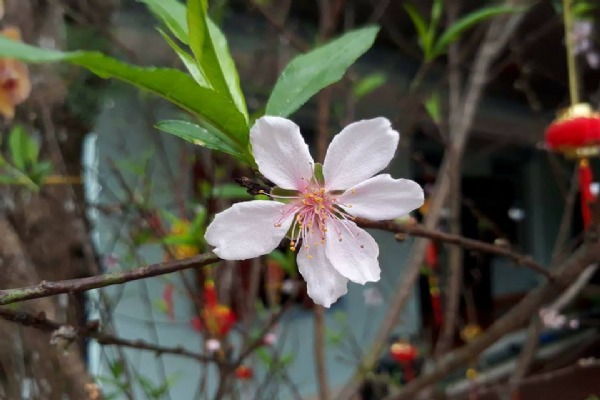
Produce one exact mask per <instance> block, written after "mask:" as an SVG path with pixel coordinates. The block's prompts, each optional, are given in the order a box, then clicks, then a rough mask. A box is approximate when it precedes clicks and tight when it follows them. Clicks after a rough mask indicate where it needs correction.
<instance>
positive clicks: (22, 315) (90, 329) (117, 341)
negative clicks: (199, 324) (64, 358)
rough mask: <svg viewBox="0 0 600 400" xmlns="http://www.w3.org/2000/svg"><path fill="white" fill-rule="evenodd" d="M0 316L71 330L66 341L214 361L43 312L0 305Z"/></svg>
mask: <svg viewBox="0 0 600 400" xmlns="http://www.w3.org/2000/svg"><path fill="white" fill-rule="evenodd" d="M0 318H2V319H4V320H6V321H9V322H13V323H17V324H20V325H23V326H29V327H32V328H35V329H39V330H42V331H46V332H59V331H60V330H61V328H62V329H64V328H67V329H65V332H72V333H73V335H72V336H71V335H69V336H68V337H67V336H65V337H64V339H66V340H67V341H74V340H75V339H76V338H81V337H87V338H92V339H94V340H96V341H97V342H98V343H99V344H101V345H104V346H120V347H129V348H133V349H138V350H147V351H153V352H155V353H156V354H157V355H161V354H172V355H177V356H182V357H187V358H192V359H194V360H196V361H200V362H211V361H216V360H215V359H213V358H212V357H209V356H206V355H203V354H198V353H194V352H191V351H189V350H186V349H184V348H183V347H168V346H161V345H158V344H151V343H147V342H145V341H143V340H141V339H134V340H131V339H124V338H120V337H117V336H114V335H110V334H108V333H104V332H101V331H99V330H98V326H97V324H95V323H89V324H88V326H85V327H77V328H75V327H71V326H70V325H65V324H61V323H59V322H57V321H54V320H51V319H48V318H46V315H45V314H44V313H39V314H38V315H33V314H30V313H27V312H25V311H18V310H13V309H11V308H7V307H0Z"/></svg>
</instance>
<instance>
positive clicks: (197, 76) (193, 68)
mask: <svg viewBox="0 0 600 400" xmlns="http://www.w3.org/2000/svg"><path fill="white" fill-rule="evenodd" d="M158 32H159V33H160V34H161V35H162V37H163V39H165V42H167V44H168V45H169V46H171V48H172V49H173V51H175V53H176V54H177V56H178V57H179V59H180V60H181V62H182V63H183V65H184V66H185V68H186V69H187V70H188V72H189V73H190V75H191V76H192V78H194V80H195V81H196V82H198V85H200V86H204V87H206V88H212V86H210V83H208V79H206V76H204V72H203V71H202V70H201V69H200V68H199V67H198V64H197V63H196V60H194V57H192V56H191V55H190V54H189V53H188V52H187V51H185V50H184V49H182V48H181V47H179V45H178V44H177V43H175V41H174V40H173V39H171V38H170V37H169V35H168V34H167V33H166V32H164V31H163V30H162V29H159V30H158Z"/></svg>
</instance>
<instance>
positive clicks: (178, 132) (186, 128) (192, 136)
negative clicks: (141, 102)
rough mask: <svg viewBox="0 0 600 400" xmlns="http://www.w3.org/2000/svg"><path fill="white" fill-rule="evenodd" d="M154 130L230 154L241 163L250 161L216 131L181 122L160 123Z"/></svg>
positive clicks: (232, 143) (249, 158)
mask: <svg viewBox="0 0 600 400" xmlns="http://www.w3.org/2000/svg"><path fill="white" fill-rule="evenodd" d="M156 128H158V129H160V130H161V131H163V132H167V133H170V134H172V135H175V136H179V137H180V138H182V139H184V140H187V141H188V142H190V143H193V144H195V145H199V146H203V147H206V148H208V149H212V150H218V151H222V152H223V153H227V154H231V155H232V156H234V157H236V158H239V159H240V160H242V161H246V162H250V160H252V157H251V156H249V155H247V154H244V150H243V149H242V148H240V147H239V145H238V144H237V143H235V142H233V141H232V140H231V139H230V138H228V137H227V136H225V135H223V134H222V133H221V132H220V131H218V130H215V129H211V130H209V129H207V128H203V127H201V126H200V125H197V124H194V123H192V122H187V121H181V120H165V121H161V122H159V123H158V124H157V125H156Z"/></svg>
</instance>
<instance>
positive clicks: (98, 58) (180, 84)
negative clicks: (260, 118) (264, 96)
mask: <svg viewBox="0 0 600 400" xmlns="http://www.w3.org/2000/svg"><path fill="white" fill-rule="evenodd" d="M0 56H3V57H11V58H16V59H20V60H22V61H26V62H31V63H49V62H57V61H67V62H70V63H72V64H75V65H78V66H81V67H84V68H87V69H89V70H90V71H92V72H93V73H95V74H96V75H98V76H100V77H102V78H115V79H119V80H122V81H124V82H127V83H129V84H132V85H134V86H137V87H139V88H141V89H145V90H148V91H150V92H152V93H155V94H157V95H159V96H162V97H163V98H165V99H167V100H168V101H170V102H172V103H173V104H176V105H178V106H179V107H181V108H183V109H185V110H187V111H190V112H192V113H194V114H195V115H197V116H198V117H199V118H201V119H203V120H204V121H206V122H207V123H208V124H210V125H212V126H213V127H215V128H216V129H218V130H219V131H221V132H223V133H224V134H225V135H227V136H228V137H229V138H230V139H231V140H232V141H233V142H235V143H240V144H241V145H245V144H246V143H247V142H248V125H247V123H246V119H245V117H244V116H243V115H242V114H241V113H240V112H239V111H238V110H237V108H236V106H235V105H234V104H233V103H232V102H231V100H230V99H229V98H227V97H225V96H224V95H222V94H220V93H217V92H216V91H215V90H212V89H209V88H205V87H201V86H199V85H197V84H196V82H195V81H194V79H193V78H191V77H190V76H189V75H187V74H185V73H183V72H181V71H179V70H176V69H169V68H154V67H152V68H147V67H138V66H134V65H130V64H127V63H124V62H122V61H119V60H116V59H114V58H111V57H108V56H105V55H104V54H102V53H99V52H87V51H75V52H60V51H54V50H48V49H42V48H38V47H34V46H30V45H27V44H24V43H18V42H15V41H12V40H10V39H6V38H2V37H0Z"/></svg>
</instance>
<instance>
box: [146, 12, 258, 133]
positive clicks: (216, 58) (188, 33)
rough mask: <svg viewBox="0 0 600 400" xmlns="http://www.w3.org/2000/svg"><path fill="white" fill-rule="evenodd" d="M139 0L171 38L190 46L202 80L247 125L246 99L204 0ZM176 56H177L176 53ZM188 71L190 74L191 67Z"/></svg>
mask: <svg viewBox="0 0 600 400" xmlns="http://www.w3.org/2000/svg"><path fill="white" fill-rule="evenodd" d="M140 1H142V2H144V3H146V4H147V5H148V7H149V8H150V10H151V11H152V12H153V13H154V14H155V15H156V16H157V17H158V18H159V19H161V20H162V21H163V22H164V23H165V25H166V26H167V27H169V29H170V30H171V32H172V33H173V34H174V35H175V37H177V38H178V39H179V40H180V41H182V42H183V43H185V44H189V45H190V47H191V49H192V52H193V54H194V56H195V58H196V60H197V67H198V68H199V70H200V71H199V72H200V74H201V75H202V76H203V77H204V80H205V81H208V82H209V83H210V86H211V87H212V88H214V89H215V90H216V91H217V92H219V93H221V94H222V95H224V96H226V97H229V98H230V99H231V100H232V101H233V103H234V104H235V105H236V107H237V109H238V111H239V112H240V113H241V114H242V115H243V116H244V118H245V120H246V124H248V110H247V108H246V101H245V99H244V95H243V93H242V90H241V89H240V84H239V76H238V72H237V69H236V67H235V63H234V62H233V59H232V58H231V54H230V53H229V48H228V46H227V39H226V38H225V35H223V33H222V32H221V30H220V29H219V28H218V27H217V26H216V25H215V24H214V23H213V22H212V21H211V19H210V18H209V17H208V14H207V12H206V0H190V1H189V3H188V8H187V9H186V6H185V5H184V4H182V3H180V2H179V1H176V0H140ZM163 1H164V4H163ZM188 26H189V28H188ZM163 36H164V35H163ZM182 37H183V38H182ZM171 47H173V46H171ZM175 51H176V52H178V51H177V50H175ZM182 51H183V50H182ZM184 53H185V52H184ZM185 54H186V55H188V54H187V53H185ZM178 55H179V56H180V57H181V55H180V54H179V52H178ZM188 56H189V55H188ZM190 58H191V57H190ZM187 61H189V60H188V59H186V60H185V61H184V64H186V66H187ZM188 70H190V68H189V67H188ZM190 73H192V75H193V72H192V71H191V70H190ZM207 86H208V85H207Z"/></svg>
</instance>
